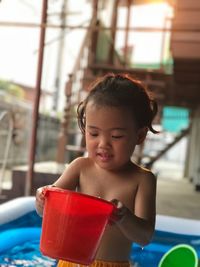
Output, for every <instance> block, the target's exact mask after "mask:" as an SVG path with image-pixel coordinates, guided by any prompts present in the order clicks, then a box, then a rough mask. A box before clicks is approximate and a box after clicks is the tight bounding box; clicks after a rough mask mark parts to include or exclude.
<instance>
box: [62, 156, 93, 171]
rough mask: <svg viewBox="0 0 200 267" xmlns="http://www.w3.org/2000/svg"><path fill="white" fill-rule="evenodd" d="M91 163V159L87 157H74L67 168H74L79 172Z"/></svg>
mask: <svg viewBox="0 0 200 267" xmlns="http://www.w3.org/2000/svg"><path fill="white" fill-rule="evenodd" d="M90 164H91V160H90V159H89V158H87V157H78V158H76V159H74V160H73V161H72V162H71V163H70V164H69V165H68V166H67V168H76V169H77V170H79V172H81V170H83V169H84V168H87V167H88V166H89V165H90Z"/></svg>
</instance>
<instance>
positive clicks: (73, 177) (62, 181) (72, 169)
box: [54, 157, 88, 190]
mask: <svg viewBox="0 0 200 267" xmlns="http://www.w3.org/2000/svg"><path fill="white" fill-rule="evenodd" d="M87 165H88V159H87V158H84V157H79V158H76V159H75V160H73V161H72V162H70V163H69V164H68V165H67V167H66V169H65V170H64V172H63V173H62V175H61V176H60V177H59V178H58V180H57V181H56V182H55V183H54V185H56V186H58V187H61V188H66V189H71V190H73V189H75V188H76V187H77V186H78V184H79V178H80V175H81V173H82V171H83V169H84V168H87Z"/></svg>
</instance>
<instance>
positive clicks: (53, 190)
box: [45, 186, 116, 208]
mask: <svg viewBox="0 0 200 267" xmlns="http://www.w3.org/2000/svg"><path fill="white" fill-rule="evenodd" d="M48 192H59V193H61V194H66V193H67V194H71V195H77V196H80V197H83V198H89V199H93V200H96V201H98V202H103V203H105V204H108V205H110V206H112V207H113V208H116V206H115V205H114V204H113V203H112V202H110V201H108V200H106V199H103V198H101V197H95V196H92V195H89V194H85V193H81V192H77V191H72V190H69V189H63V188H59V187H56V186H53V187H48V188H45V196H46V194H48Z"/></svg>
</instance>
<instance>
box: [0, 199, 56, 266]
mask: <svg viewBox="0 0 200 267" xmlns="http://www.w3.org/2000/svg"><path fill="white" fill-rule="evenodd" d="M41 222H42V220H41V218H40V217H39V216H38V215H37V213H36V211H35V198H34V197H21V198H16V199H14V200H11V201H8V202H6V203H4V204H1V205H0V266H2V267H4V266H8V267H9V266H12V267H14V266H40V267H41V266H56V261H55V260H53V259H50V258H47V257H44V256H43V255H41V253H40V250H39V242H40V235H41Z"/></svg>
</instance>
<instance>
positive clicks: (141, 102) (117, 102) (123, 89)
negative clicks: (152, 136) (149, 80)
mask: <svg viewBox="0 0 200 267" xmlns="http://www.w3.org/2000/svg"><path fill="white" fill-rule="evenodd" d="M89 101H93V102H94V103H95V104H96V105H99V106H109V107H120V108H126V109H128V110H130V112H132V115H133V118H134V119H135V120H136V123H137V125H138V127H139V128H143V127H147V128H148V129H149V130H150V131H151V132H152V133H158V131H156V130H154V129H153V127H152V121H153V119H154V117H155V116H156V114H157V110H158V106H157V103H156V101H155V100H154V99H153V98H152V97H151V96H150V95H149V93H148V91H147V89H146V88H145V86H144V85H143V84H142V83H141V82H140V81H139V80H136V79H133V78H131V77H130V76H128V75H127V74H113V73H109V74H107V75H105V76H103V77H101V78H98V79H97V80H96V81H95V82H94V83H93V84H91V86H90V87H89V94H88V96H87V97H86V99H85V100H84V101H82V102H81V103H80V104H79V106H78V108H77V114H78V124H79V127H80V129H81V131H82V133H85V111H86V106H87V104H88V102H89Z"/></svg>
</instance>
